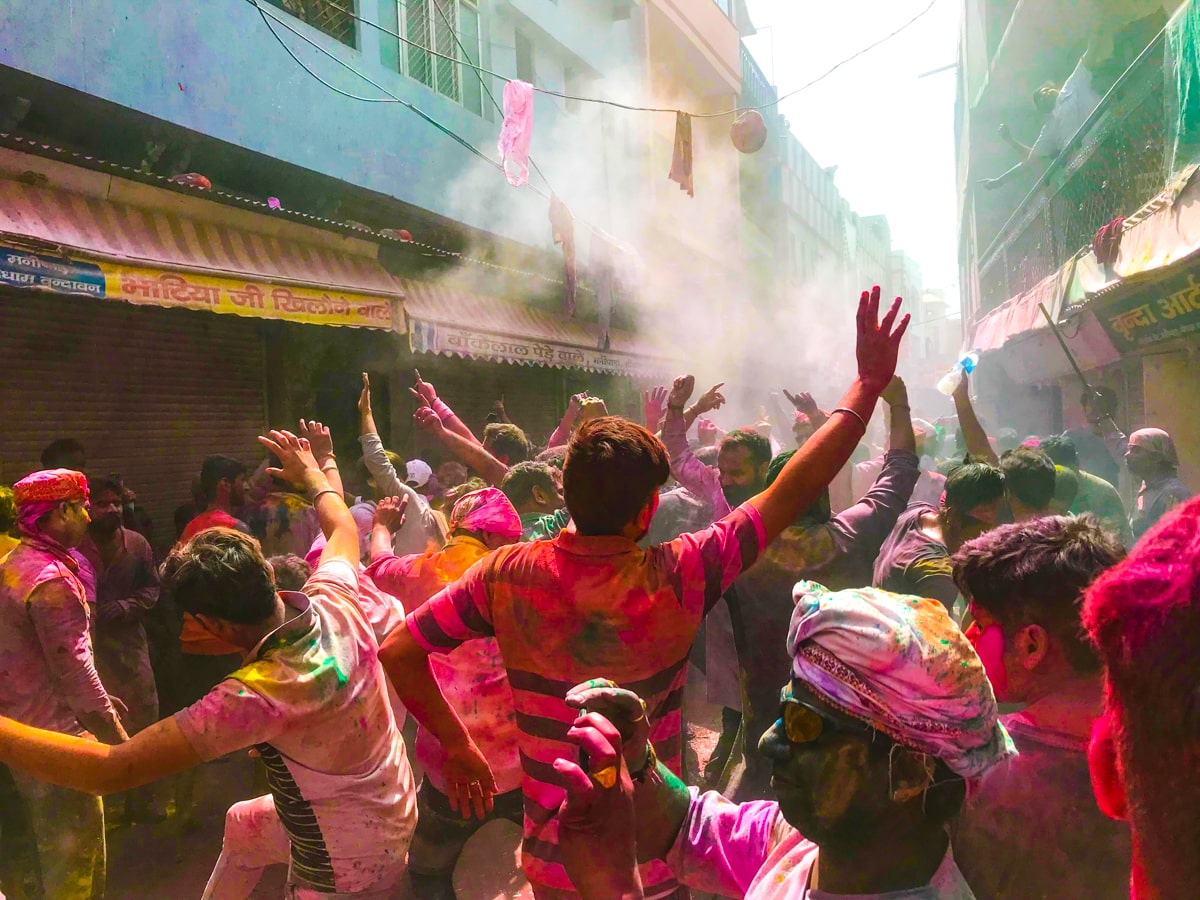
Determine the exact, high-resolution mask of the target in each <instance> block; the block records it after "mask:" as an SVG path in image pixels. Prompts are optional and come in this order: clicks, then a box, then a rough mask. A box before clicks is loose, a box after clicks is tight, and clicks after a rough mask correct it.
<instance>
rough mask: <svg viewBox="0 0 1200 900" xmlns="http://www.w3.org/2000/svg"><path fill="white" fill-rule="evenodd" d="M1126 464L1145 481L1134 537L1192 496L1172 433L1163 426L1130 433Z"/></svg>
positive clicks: (1133, 520)
mask: <svg viewBox="0 0 1200 900" xmlns="http://www.w3.org/2000/svg"><path fill="white" fill-rule="evenodd" d="M1125 465H1126V466H1127V467H1128V468H1129V472H1130V474H1131V475H1133V477H1134V478H1136V479H1138V480H1139V481H1141V487H1140V489H1139V490H1138V495H1137V500H1136V501H1135V505H1134V512H1133V516H1132V518H1131V519H1130V525H1131V526H1132V527H1133V537H1134V540H1137V539H1138V538H1140V537H1141V536H1142V535H1143V534H1145V533H1146V532H1147V531H1149V530H1150V527H1151V526H1152V525H1153V524H1154V523H1155V522H1157V521H1158V520H1159V519H1161V518H1162V517H1163V516H1164V515H1165V514H1166V513H1168V512H1170V511H1171V510H1172V509H1174V508H1175V507H1176V506H1178V505H1179V504H1180V503H1183V502H1184V501H1185V500H1187V499H1188V498H1189V497H1191V496H1192V492H1191V491H1190V490H1188V488H1187V485H1185V484H1184V483H1183V482H1182V481H1180V480H1179V474H1178V472H1179V454H1178V453H1177V452H1176V450H1175V442H1174V441H1173V440H1172V439H1171V435H1169V434H1167V433H1166V432H1165V431H1163V430H1162V429H1161V428H1143V429H1142V430H1141V431H1135V432H1134V433H1133V434H1131V435H1130V436H1129V447H1128V449H1127V450H1126V451H1125Z"/></svg>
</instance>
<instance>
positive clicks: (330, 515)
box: [258, 431, 359, 570]
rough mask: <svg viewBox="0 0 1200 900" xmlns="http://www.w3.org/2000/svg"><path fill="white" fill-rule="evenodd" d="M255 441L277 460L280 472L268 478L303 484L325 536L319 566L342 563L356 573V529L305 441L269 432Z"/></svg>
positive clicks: (271, 470)
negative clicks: (327, 562) (272, 477)
mask: <svg viewBox="0 0 1200 900" xmlns="http://www.w3.org/2000/svg"><path fill="white" fill-rule="evenodd" d="M258 440H259V441H260V442H261V443H262V445H263V446H264V447H266V448H267V449H268V450H270V451H271V452H272V453H274V454H275V456H276V457H277V458H278V459H279V463H280V465H279V468H272V469H268V470H267V471H268V472H269V473H270V474H271V475H275V476H278V477H280V478H285V479H287V480H288V481H290V482H291V483H293V484H303V485H304V486H305V487H306V488H307V489H308V494H309V496H310V497H311V498H312V502H313V507H314V508H315V509H316V511H317V520H318V521H319V522H320V525H321V533H322V534H324V535H325V549H324V550H323V551H321V562H325V561H326V560H330V559H341V560H345V561H346V562H348V563H349V564H350V565H351V567H353V568H354V569H356V570H357V568H358V563H359V556H358V526H357V525H356V524H354V517H353V516H351V515H350V510H349V509H347V508H346V501H345V500H344V499H343V498H342V494H341V492H340V491H338V490H337V489H336V488H334V487H332V486H331V485H330V483H329V478H328V477H327V476H326V474H325V473H324V472H322V471H321V470H320V469H319V468H318V467H317V461H316V459H315V458H314V457H313V454H312V449H311V447H310V445H309V442H308V440H307V439H304V438H299V437H296V435H294V434H292V433H291V432H290V431H272V432H271V434H270V436H269V437H260V438H259V439H258ZM334 468H336V466H335V467H334Z"/></svg>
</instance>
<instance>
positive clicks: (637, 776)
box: [629, 741, 658, 784]
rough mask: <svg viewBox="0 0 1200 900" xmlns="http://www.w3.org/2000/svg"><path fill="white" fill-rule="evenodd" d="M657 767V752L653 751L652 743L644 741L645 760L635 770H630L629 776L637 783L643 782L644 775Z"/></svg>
mask: <svg viewBox="0 0 1200 900" xmlns="http://www.w3.org/2000/svg"><path fill="white" fill-rule="evenodd" d="M657 768H658V754H657V753H655V752H654V745H653V744H652V743H650V742H649V741H646V762H645V763H643V765H642V767H641V768H640V769H638V770H637V771H636V772H630V773H629V777H630V778H632V779H633V780H634V781H636V782H637V783H638V784H645V782H646V776H647V775H648V774H650V773H651V772H653V771H654V770H655V769H657Z"/></svg>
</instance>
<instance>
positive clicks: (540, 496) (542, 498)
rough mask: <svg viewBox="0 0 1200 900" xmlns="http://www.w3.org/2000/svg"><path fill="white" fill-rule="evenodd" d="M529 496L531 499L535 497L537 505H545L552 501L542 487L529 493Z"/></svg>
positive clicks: (534, 500)
mask: <svg viewBox="0 0 1200 900" xmlns="http://www.w3.org/2000/svg"><path fill="white" fill-rule="evenodd" d="M529 494H530V496H531V497H533V502H534V503H537V504H543V503H545V502H546V501H547V500H549V499H550V498H549V497H547V496H546V492H545V491H543V490H542V489H541V488H540V487H535V488H533V490H531V491H530V492H529Z"/></svg>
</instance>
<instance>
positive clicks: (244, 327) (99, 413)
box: [0, 290, 265, 547]
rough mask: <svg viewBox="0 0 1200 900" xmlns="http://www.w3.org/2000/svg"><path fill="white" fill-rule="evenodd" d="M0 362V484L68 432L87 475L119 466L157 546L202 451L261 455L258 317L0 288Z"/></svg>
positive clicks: (34, 463)
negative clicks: (79, 447)
mask: <svg viewBox="0 0 1200 900" xmlns="http://www.w3.org/2000/svg"><path fill="white" fill-rule="evenodd" d="M0 367H2V369H3V373H4V374H3V377H2V378H0V480H2V481H3V482H4V483H8V484H11V483H12V482H13V481H15V480H16V479H18V478H20V477H22V476H24V475H25V474H27V473H29V472H31V471H33V470H35V469H37V468H39V466H40V463H39V456H40V454H41V451H42V449H43V448H44V447H45V446H46V444H48V443H50V441H52V440H54V439H56V438H62V437H71V438H75V439H76V440H79V441H81V442H82V443H83V445H84V447H85V448H86V450H87V465H88V474H90V475H98V476H104V475H109V474H112V473H118V474H120V475H121V476H122V477H123V478H124V480H125V482H126V484H128V485H129V487H131V488H132V489H133V490H135V491H136V492H137V495H138V501H139V504H140V505H141V506H142V507H143V508H144V509H145V510H146V511H147V512H148V513H149V514H150V516H151V517H152V519H153V522H154V534H153V538H154V543H155V546H156V547H162V546H163V545H165V544H169V543H170V541H171V540H172V539H173V538H174V529H173V525H172V515H173V512H174V510H175V509H176V507H178V506H179V505H180V504H183V503H186V502H187V501H188V500H189V498H190V490H189V486H190V484H191V481H192V479H193V478H194V477H195V476H196V475H198V474H199V472H200V464H201V462H202V461H203V460H204V457H205V456H207V455H209V454H211V453H223V454H227V455H229V456H233V457H235V458H237V459H241V460H244V461H245V462H246V463H247V464H251V465H253V464H255V461H256V460H257V459H259V458H261V453H260V452H259V449H258V445H257V444H256V442H255V437H256V436H257V435H258V434H260V433H261V428H262V427H263V425H264V420H265V410H264V406H265V404H264V387H263V385H264V380H263V348H262V340H261V338H260V335H259V326H258V324H257V323H256V322H253V321H247V320H244V319H240V318H238V317H235V316H214V315H211V314H208V313H204V312H193V311H190V310H165V309H156V308H151V307H135V306H131V305H126V304H123V303H106V302H97V301H96V300H88V299H75V298H66V297H53V296H47V295H42V294H35V293H23V292H14V291H4V290H0Z"/></svg>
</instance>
